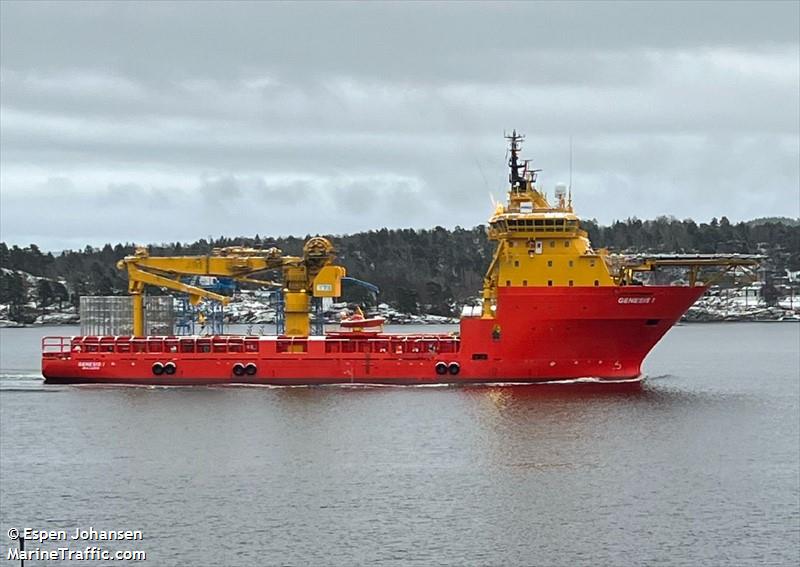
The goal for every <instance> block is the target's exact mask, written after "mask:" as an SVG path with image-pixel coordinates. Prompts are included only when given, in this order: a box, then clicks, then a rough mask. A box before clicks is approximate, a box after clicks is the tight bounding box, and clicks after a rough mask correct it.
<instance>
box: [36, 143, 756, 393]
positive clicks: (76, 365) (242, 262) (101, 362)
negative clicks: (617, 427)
mask: <svg viewBox="0 0 800 567" xmlns="http://www.w3.org/2000/svg"><path fill="white" fill-rule="evenodd" d="M506 137H507V139H508V140H509V144H510V148H509V149H510V152H509V155H510V158H509V161H508V165H509V168H510V174H509V184H510V187H509V191H508V199H507V202H506V203H505V204H498V205H497V206H496V208H495V210H494V213H493V215H492V216H491V218H490V220H489V224H488V236H489V238H490V239H491V240H492V241H494V242H496V249H495V252H494V256H493V258H492V260H491V263H490V265H489V267H488V270H487V272H486V276H485V278H484V284H483V289H482V291H481V298H480V305H475V306H474V307H468V308H466V309H465V310H464V313H463V314H462V317H461V320H460V324H459V328H458V331H457V332H453V333H416V334H399V333H386V332H384V331H383V329H382V326H381V325H380V324H379V323H380V321H379V320H376V319H374V318H372V319H364V320H360V319H359V318H358V317H355V318H352V319H350V320H348V321H345V322H343V324H342V325H341V326H340V328H339V330H337V331H332V332H328V333H325V332H324V328H323V327H322V325H321V324H315V325H314V328H313V329H312V319H313V314H314V306H315V305H319V303H320V302H321V298H336V297H340V296H341V283H342V279H343V278H344V277H345V276H346V273H345V269H344V268H343V267H342V266H339V265H337V264H336V263H335V253H334V249H333V246H332V245H331V243H330V242H329V241H328V240H327V239H325V238H321V237H314V238H311V239H310V240H308V241H307V242H306V244H305V246H304V249H303V255H302V256H286V255H283V253H282V252H281V251H280V250H278V249H277V248H269V249H252V248H242V247H229V248H222V249H215V250H214V251H213V253H212V254H209V255H207V256H179V257H163V256H162V257H159V256H150V255H149V254H148V253H147V250H146V249H143V248H142V249H137V251H136V253H135V254H134V255H132V256H128V257H126V258H124V259H123V260H121V261H120V262H119V267H120V268H121V269H125V270H127V273H128V278H129V293H130V295H131V303H132V309H133V333H132V335H131V336H78V337H45V338H44V339H43V341H42V373H43V375H44V378H45V380H46V381H47V382H60V383H111V384H120V383H121V384H165V385H179V384H186V385H190V384H276V385H296V384H304V385H313V384H341V383H343V384H349V383H358V384H437V383H447V384H470V383H497V382H503V383H534V382H552V381H565V380H568V381H571V380H576V379H591V380H592V381H607V382H614V383H620V382H637V381H639V380H640V379H641V374H642V371H641V366H642V361H643V359H644V358H645V356H646V355H647V354H648V352H649V351H650V350H651V349H652V348H653V346H654V345H655V344H656V343H657V342H658V341H659V339H661V337H662V336H664V334H665V333H666V332H667V331H668V330H669V329H670V327H672V325H674V324H675V322H676V321H678V320H679V319H680V317H681V316H682V315H683V313H685V312H686V310H687V309H688V308H689V307H690V306H691V305H692V304H693V303H694V302H695V301H696V300H697V299H698V298H699V297H700V296H701V295H702V294H703V293H704V292H705V290H706V289H707V287H708V285H709V280H708V279H705V281H701V276H703V273H702V272H701V270H703V269H705V268H707V267H714V268H719V270H718V271H719V273H725V272H727V271H730V270H731V269H734V270H735V269H736V268H737V267H740V266H743V267H748V266H753V265H755V264H756V262H757V260H756V259H754V258H753V257H744V256H728V257H721V256H707V255H691V256H675V255H655V256H645V257H639V258H633V259H620V258H618V257H613V256H612V255H610V254H609V253H608V252H607V251H605V250H594V249H593V248H592V246H591V244H590V242H589V239H588V235H587V233H586V232H585V231H583V230H581V227H580V221H579V219H578V217H577V216H576V215H575V213H574V212H573V206H572V195H571V187H570V188H569V192H568V191H567V188H566V187H565V186H560V187H559V188H557V190H556V194H555V199H554V202H552V203H551V202H550V201H548V199H547V197H546V196H545V194H544V192H543V191H542V190H541V189H540V187H539V185H538V182H537V172H538V170H532V169H529V166H528V164H529V160H521V159H520V156H519V152H520V149H521V142H522V136H520V135H518V134H517V133H516V131H515V132H514V133H512V134H511V135H509V136H506ZM660 268H666V269H675V268H681V269H684V270H685V273H686V276H687V277H686V279H685V281H684V282H683V285H674V284H673V285H644V284H643V282H642V281H640V279H639V278H640V276H644V275H645V274H646V273H653V272H655V271H656V270H658V269H660ZM275 270H277V271H280V273H281V275H282V278H281V282H280V284H279V285H280V287H281V289H282V300H283V305H284V306H285V307H284V309H285V311H284V312H285V325H284V328H283V329H282V331H283V332H282V333H280V334H277V335H275V336H268V337H264V336H249V335H216V336H172V335H170V336H146V335H145V332H144V331H145V327H144V317H145V315H144V297H143V295H144V291H145V286H147V285H151V286H156V287H161V288H166V289H170V290H174V291H177V292H181V293H184V294H188V296H189V298H190V300H191V302H192V303H193V304H197V303H199V302H200V301H203V300H211V301H219V302H222V303H225V302H227V301H228V300H229V298H228V297H226V296H222V295H219V294H216V293H214V292H211V291H208V290H205V289H203V288H201V287H198V286H194V285H190V284H188V283H185V282H186V277H187V276H216V277H228V278H233V279H236V280H238V281H241V282H248V283H252V284H259V285H269V284H271V285H274V284H275V282H269V281H266V280H262V279H259V277H258V275H259V274H262V275H263V274H264V273H267V272H269V271H275ZM642 279H647V278H642ZM652 279H656V281H657V278H652Z"/></svg>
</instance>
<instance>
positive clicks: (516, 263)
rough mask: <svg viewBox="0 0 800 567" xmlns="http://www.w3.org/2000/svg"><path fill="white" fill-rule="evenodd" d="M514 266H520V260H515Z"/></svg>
mask: <svg viewBox="0 0 800 567" xmlns="http://www.w3.org/2000/svg"><path fill="white" fill-rule="evenodd" d="M514 267H515V268H519V260H514Z"/></svg>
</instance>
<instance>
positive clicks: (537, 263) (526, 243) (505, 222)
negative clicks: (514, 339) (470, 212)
mask: <svg viewBox="0 0 800 567" xmlns="http://www.w3.org/2000/svg"><path fill="white" fill-rule="evenodd" d="M507 138H508V140H509V141H510V151H511V158H510V160H509V166H510V167H511V175H510V176H509V181H510V183H511V188H510V189H509V192H508V201H507V203H506V204H505V205H502V204H498V205H497V208H496V209H495V211H494V214H493V215H492V217H491V218H490V219H489V229H488V234H489V239H490V240H494V241H496V242H497V248H496V249H495V254H494V258H493V259H492V262H491V264H490V265H489V269H488V271H487V272H486V277H485V278H484V287H483V316H484V317H492V316H493V314H492V311H493V310H492V307H493V305H494V302H495V300H496V298H497V288H498V287H556V286H558V287H563V286H570V287H572V286H595V287H599V286H610V285H615V281H614V278H613V277H612V275H611V271H610V268H609V263H608V261H607V259H608V254H607V252H606V251H605V250H597V251H595V250H593V249H592V247H591V244H590V242H589V238H588V234H587V233H586V232H585V231H583V230H581V228H580V222H579V219H578V217H577V216H576V215H575V213H574V212H573V209H572V196H571V195H568V194H567V190H566V188H559V189H557V194H556V204H555V205H552V204H551V203H550V202H549V201H548V200H547V197H546V196H545V194H544V193H543V192H542V191H540V190H539V188H538V187H537V186H536V173H537V170H528V163H527V162H523V163H522V164H520V163H519V156H518V152H519V149H520V142H521V140H522V136H520V135H518V134H517V133H516V131H515V132H513V133H512V134H511V135H510V136H507Z"/></svg>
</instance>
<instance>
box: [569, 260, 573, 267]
mask: <svg viewBox="0 0 800 567" xmlns="http://www.w3.org/2000/svg"><path fill="white" fill-rule="evenodd" d="M572 264H573V262H572V260H570V261H569V267H570V268H571V267H572Z"/></svg>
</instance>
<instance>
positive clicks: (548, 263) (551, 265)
mask: <svg viewBox="0 0 800 567" xmlns="http://www.w3.org/2000/svg"><path fill="white" fill-rule="evenodd" d="M547 267H548V268H552V267H553V261H552V260H548V261H547Z"/></svg>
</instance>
